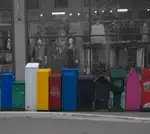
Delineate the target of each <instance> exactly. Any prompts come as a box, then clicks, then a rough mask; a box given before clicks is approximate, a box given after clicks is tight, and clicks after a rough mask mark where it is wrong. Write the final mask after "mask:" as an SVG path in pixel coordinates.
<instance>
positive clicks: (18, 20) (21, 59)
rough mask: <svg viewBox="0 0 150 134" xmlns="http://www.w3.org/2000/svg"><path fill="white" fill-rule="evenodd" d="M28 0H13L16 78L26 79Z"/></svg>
mask: <svg viewBox="0 0 150 134" xmlns="http://www.w3.org/2000/svg"><path fill="white" fill-rule="evenodd" d="M26 1H27V0H13V32H14V33H13V38H14V40H13V41H14V43H13V45H14V47H13V57H14V72H15V79H16V80H24V75H25V65H26V47H27V46H26V45H27V40H26V37H27V36H26V30H27V29H26V26H27V22H26V20H27V16H26V13H27V11H26V9H27V5H26Z"/></svg>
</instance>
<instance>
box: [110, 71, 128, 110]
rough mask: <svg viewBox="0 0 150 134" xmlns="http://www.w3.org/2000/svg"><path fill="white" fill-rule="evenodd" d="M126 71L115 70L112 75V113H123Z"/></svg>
mask: <svg viewBox="0 0 150 134" xmlns="http://www.w3.org/2000/svg"><path fill="white" fill-rule="evenodd" d="M125 77H126V71H125V70H124V69H113V70H111V73H110V83H111V85H112V88H111V90H112V92H113V96H114V100H113V107H112V109H111V110H112V111H116V112H118V111H123V109H124V108H125V107H124V106H123V104H124V102H125V99H124V98H125V96H124V86H125Z"/></svg>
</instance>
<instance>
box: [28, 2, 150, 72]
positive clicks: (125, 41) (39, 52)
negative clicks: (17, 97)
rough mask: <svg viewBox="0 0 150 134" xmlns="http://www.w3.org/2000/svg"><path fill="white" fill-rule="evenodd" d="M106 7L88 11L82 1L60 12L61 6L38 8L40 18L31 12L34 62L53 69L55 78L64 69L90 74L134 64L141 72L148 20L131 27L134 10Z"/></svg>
mask: <svg viewBox="0 0 150 134" xmlns="http://www.w3.org/2000/svg"><path fill="white" fill-rule="evenodd" d="M61 1H62V0H61ZM79 3H80V4H79ZM94 3H96V5H94ZM102 3H103V2H100V1H95V2H94V1H91V6H89V5H88V4H89V0H84V1H83V3H82V2H79V1H78V6H76V7H75V4H76V3H73V2H72V3H68V1H66V2H64V3H63V4H65V6H64V5H62V7H58V8H57V9H56V7H57V6H56V5H61V4H62V3H61V2H59V1H55V2H50V1H49V0H47V1H45V2H44V1H43V3H42V2H41V3H40V5H41V7H40V9H39V10H38V11H37V12H35V11H32V10H30V9H29V10H28V31H29V50H30V51H29V59H30V61H34V62H40V63H41V67H45V66H46V67H50V68H52V70H54V71H55V72H60V71H61V69H62V68H63V67H77V68H79V70H80V72H81V73H85V72H86V73H87V74H89V73H88V72H90V73H93V72H96V71H100V70H103V71H104V70H109V69H110V68H115V67H121V68H128V67H130V66H131V65H132V63H133V62H134V64H135V65H137V66H138V67H142V66H143V63H142V62H140V61H138V59H139V58H140V57H138V55H141V57H142V59H144V57H143V56H142V53H143V52H142V51H143V50H142V51H141V50H139V49H140V48H143V47H142V44H144V43H143V42H147V41H148V40H145V39H144V38H143V37H144V36H143V35H142V34H141V33H142V31H143V26H144V23H145V20H138V21H132V18H133V16H132V15H133V11H132V8H131V9H118V8H119V6H118V5H116V6H112V7H111V1H107V2H106V3H107V4H106V5H105V4H104V3H105V2H104V3H103V4H104V6H99V5H100V4H102ZM108 3H109V4H108ZM66 5H67V6H68V8H65V7H67V6H66ZM73 5H74V6H73ZM112 5H113V4H112ZM90 7H91V14H89V8H90ZM63 8H65V9H63ZM137 16H138V15H137ZM89 18H90V19H89ZM89 20H90V21H89ZM130 34H131V35H130ZM97 35H98V36H97ZM69 40H72V41H71V42H72V43H70V42H69ZM137 45H138V47H137ZM131 46H132V47H131ZM132 48H135V49H132ZM70 49H72V50H71V51H73V52H71V51H70ZM72 53H73V54H72ZM137 53H139V54H137ZM69 54H70V55H73V56H69ZM68 57H69V58H70V57H72V60H69V58H68ZM69 61H70V63H69ZM71 61H73V64H72V65H70V64H71Z"/></svg>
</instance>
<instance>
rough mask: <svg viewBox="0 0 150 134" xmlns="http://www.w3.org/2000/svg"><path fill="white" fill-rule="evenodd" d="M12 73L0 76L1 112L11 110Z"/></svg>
mask: <svg viewBox="0 0 150 134" xmlns="http://www.w3.org/2000/svg"><path fill="white" fill-rule="evenodd" d="M13 76H14V74H13V73H3V74H1V76H0V81H1V82H0V86H1V110H12V82H13Z"/></svg>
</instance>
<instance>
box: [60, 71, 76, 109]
mask: <svg viewBox="0 0 150 134" xmlns="http://www.w3.org/2000/svg"><path fill="white" fill-rule="evenodd" d="M77 81H78V69H63V70H62V110H63V111H76V110H77Z"/></svg>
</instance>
